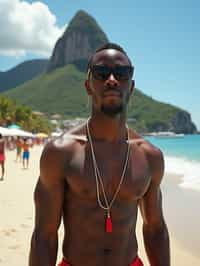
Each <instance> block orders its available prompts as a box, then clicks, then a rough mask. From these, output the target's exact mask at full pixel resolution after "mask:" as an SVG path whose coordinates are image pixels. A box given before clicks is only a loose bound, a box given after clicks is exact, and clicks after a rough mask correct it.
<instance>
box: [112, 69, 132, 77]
mask: <svg viewBox="0 0 200 266" xmlns="http://www.w3.org/2000/svg"><path fill="white" fill-rule="evenodd" d="M113 73H114V76H115V77H116V79H117V80H127V79H130V78H132V75H133V68H132V67H131V66H117V67H115V68H114V69H113Z"/></svg>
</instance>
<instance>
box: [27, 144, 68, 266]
mask: <svg viewBox="0 0 200 266" xmlns="http://www.w3.org/2000/svg"><path fill="white" fill-rule="evenodd" d="M64 167H65V163H64V156H63V152H62V151H61V149H60V148H57V147H55V145H54V144H52V143H49V144H48V145H46V147H45V149H44V151H43V153H42V156H41V159H40V177H39V180H38V182H37V185H36V188H35V193H34V200H35V228H34V232H33V235H32V239H31V250H30V256H29V266H55V264H56V258H57V249H58V234H57V231H58V228H59V226H60V223H61V217H62V206H63V198H64V174H65V173H64V172H65V171H64Z"/></svg>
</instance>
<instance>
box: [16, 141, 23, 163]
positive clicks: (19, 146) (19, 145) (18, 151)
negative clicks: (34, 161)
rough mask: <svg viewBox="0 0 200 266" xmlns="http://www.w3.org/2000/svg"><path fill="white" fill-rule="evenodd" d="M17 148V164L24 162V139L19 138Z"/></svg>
mask: <svg viewBox="0 0 200 266" xmlns="http://www.w3.org/2000/svg"><path fill="white" fill-rule="evenodd" d="M15 146H16V160H15V161H16V162H18V161H19V162H21V161H22V139H21V138H20V137H17V139H16V141H15Z"/></svg>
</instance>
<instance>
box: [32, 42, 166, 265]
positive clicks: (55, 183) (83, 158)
mask: <svg viewBox="0 0 200 266" xmlns="http://www.w3.org/2000/svg"><path fill="white" fill-rule="evenodd" d="M133 70H134V69H133V66H132V64H131V61H130V59H129V58H128V56H127V54H126V53H125V52H124V50H123V49H122V48H121V47H119V46H118V45H116V44H110V43H109V44H107V45H105V46H104V47H101V49H99V50H97V51H96V52H95V53H94V55H93V56H92V57H91V59H90V61H89V65H88V75H87V79H86V81H85V87H86V90H87V93H88V95H89V96H90V97H91V100H92V112H91V117H90V119H88V122H87V123H86V124H85V125H82V126H80V127H79V128H76V129H73V130H71V131H70V132H68V133H66V134H64V135H63V136H62V137H60V138H58V139H56V140H54V141H52V142H50V143H48V144H47V145H46V147H45V148H44V151H43V153H42V156H41V160H40V177H39V180H38V183H37V185H36V189H35V194H34V197H35V207H36V220H35V229H34V232H33V236H32V241H31V251H30V257H29V266H55V265H56V258H57V249H58V228H59V226H60V223H61V219H63V223H64V228H65V235H64V240H63V247H62V250H63V260H62V262H61V263H60V264H59V265H61V266H67V265H73V266H81V265H83V266H102V265H103V266H129V265H132V266H136V265H137V266H142V265H143V263H142V261H141V260H140V259H139V257H138V256H137V253H138V245H137V239H136V234H135V228H136V220H137V214H138V207H139V208H140V210H141V214H142V217H143V235H144V243H145V248H146V252H147V256H148V258H149V264H150V265H151V266H169V265H170V255H169V253H170V252H169V236H168V230H167V227H166V224H165V221H164V218H163V212H162V195H161V190H160V183H161V180H162V176H163V171H164V162H163V155H162V153H161V151H160V150H159V149H157V148H156V147H154V146H153V145H151V144H150V143H148V142H147V141H145V140H144V139H143V138H141V137H140V136H139V135H138V134H136V133H135V132H134V131H132V130H130V129H128V127H127V125H126V109H127V104H128V101H129V98H130V96H131V94H132V92H133V90H134V80H132V76H133Z"/></svg>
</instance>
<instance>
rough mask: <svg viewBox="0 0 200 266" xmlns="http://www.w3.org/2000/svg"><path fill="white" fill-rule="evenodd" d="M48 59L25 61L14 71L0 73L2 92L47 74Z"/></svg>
mask: <svg viewBox="0 0 200 266" xmlns="http://www.w3.org/2000/svg"><path fill="white" fill-rule="evenodd" d="M47 64H48V60H47V59H34V60H29V61H25V62H23V63H21V64H19V65H17V66H16V67H13V68H12V69H10V70H8V71H5V72H0V92H3V91H6V90H8V89H10V88H14V87H16V86H19V85H21V84H22V83H24V82H26V81H28V80H31V79H33V78H35V77H36V76H37V75H40V74H41V73H43V72H46V67H47Z"/></svg>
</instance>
